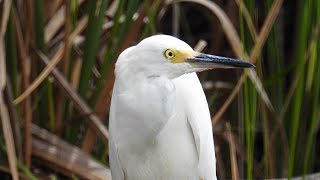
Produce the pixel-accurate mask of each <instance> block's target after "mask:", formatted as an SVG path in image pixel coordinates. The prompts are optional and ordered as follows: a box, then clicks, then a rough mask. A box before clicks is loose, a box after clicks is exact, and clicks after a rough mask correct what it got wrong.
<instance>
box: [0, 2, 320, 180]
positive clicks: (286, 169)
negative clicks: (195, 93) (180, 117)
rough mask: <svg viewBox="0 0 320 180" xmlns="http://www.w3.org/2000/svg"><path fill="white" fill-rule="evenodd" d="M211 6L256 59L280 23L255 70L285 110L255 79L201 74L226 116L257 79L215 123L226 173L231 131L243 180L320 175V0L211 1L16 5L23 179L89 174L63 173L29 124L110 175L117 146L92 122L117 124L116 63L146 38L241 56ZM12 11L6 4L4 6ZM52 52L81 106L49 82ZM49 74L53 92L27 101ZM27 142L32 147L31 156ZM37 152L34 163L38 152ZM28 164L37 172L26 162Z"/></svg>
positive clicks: (14, 112)
mask: <svg viewBox="0 0 320 180" xmlns="http://www.w3.org/2000/svg"><path fill="white" fill-rule="evenodd" d="M200 2H207V3H208V4H210V3H216V4H217V5H218V6H220V7H221V8H222V10H223V11H224V13H226V15H227V18H229V20H230V21H231V22H232V23H233V26H234V27H235V28H236V30H237V35H238V36H239V39H240V40H241V43H242V46H243V54H244V55H246V56H244V57H247V56H249V55H250V53H251V51H252V49H253V47H255V45H256V43H257V41H258V38H259V35H260V33H261V32H262V29H263V27H264V25H265V24H264V23H265V20H266V19H267V17H268V16H271V15H275V16H276V17H277V18H276V21H275V22H274V23H272V24H269V25H266V27H270V32H269V31H268V33H267V39H266V41H265V43H262V44H263V47H262V50H261V51H260V52H259V54H258V56H257V60H256V61H255V64H256V69H255V74H254V77H255V78H256V79H258V80H259V81H260V82H262V85H263V86H262V91H265V92H266V94H267V98H268V99H270V101H271V105H272V107H273V109H270V108H269V106H268V102H266V101H265V98H263V97H262V95H261V93H260V91H259V90H258V89H259V85H258V83H257V82H255V81H253V80H252V78H246V73H248V72H244V71H238V70H214V71H210V72H202V73H199V77H200V80H201V82H202V83H203V87H204V90H205V93H206V95H207V98H208V101H209V104H210V109H211V113H212V115H215V114H216V113H217V112H219V111H224V110H223V109H222V108H220V107H222V106H223V104H224V103H225V101H226V100H227V99H228V97H229V95H230V94H231V92H232V91H233V90H235V87H236V84H237V83H238V81H237V80H239V79H240V77H242V74H244V75H243V77H244V78H245V80H244V82H242V83H243V84H242V86H241V89H240V90H239V91H236V92H237V98H236V99H235V100H233V103H232V104H231V106H229V107H228V109H227V110H226V111H225V112H224V113H223V116H222V117H221V118H219V120H218V121H217V123H215V124H213V129H214V136H215V137H214V138H215V146H216V156H217V166H218V168H217V174H218V176H219V177H220V178H221V179H230V178H231V174H232V173H231V169H232V168H235V167H234V166H233V165H232V163H231V158H230V153H229V152H228V151H224V149H229V148H230V146H231V142H230V140H228V138H227V137H226V132H227V129H226V123H227V122H228V123H230V124H231V133H232V136H233V137H234V138H233V141H234V142H233V143H235V145H236V154H235V155H236V157H238V159H237V167H238V168H237V169H236V171H237V172H238V174H239V177H238V178H240V179H245V178H247V179H256V178H279V177H289V178H290V177H292V176H302V175H307V174H310V173H315V172H319V171H320V157H319V155H320V141H319V138H320V133H319V125H320V124H319V122H320V101H319V100H320V99H319V98H320V97H319V94H320V54H319V52H320V37H319V31H320V23H319V22H320V1H318V0H293V1H290V2H289V1H285V2H283V3H282V0H265V1H255V0H226V1H222V0H212V1H205V0H199V1H198V2H197V1H194V2H193V1H192V2H188V3H187V2H182V3H179V4H178V5H177V7H176V8H173V5H172V3H171V1H168V2H167V1H166V2H164V1H161V0H151V1H147V0H145V1H125V0H110V1H108V0H97V1H86V0H70V1H62V0H57V1H49V0H47V1H41V0H34V1H20V0H16V1H13V2H12V5H11V9H10V14H9V20H8V23H7V26H6V34H5V39H4V41H5V42H4V43H5V50H6V59H5V60H6V72H7V77H8V80H9V81H7V83H6V86H7V88H8V90H7V93H6V94H5V95H6V96H7V98H6V99H7V100H6V103H7V106H8V107H10V106H12V107H13V109H11V110H10V108H9V114H10V120H11V124H12V134H13V136H14V141H15V145H16V146H15V148H16V150H17V154H18V153H19V152H21V153H22V154H23V157H19V156H18V155H17V159H18V167H19V168H20V170H21V172H20V175H22V176H26V177H29V179H35V178H39V179H42V178H47V179H48V178H52V179H59V178H65V177H69V178H71V177H72V178H74V179H77V178H78V177H79V178H81V177H82V178H83V176H84V175H82V174H79V173H78V171H76V170H75V169H72V168H71V169H70V168H69V169H68V168H65V169H64V166H63V165H61V164H60V165H59V166H60V168H56V167H57V164H59V161H58V160H56V161H55V160H51V161H50V160H48V159H50V158H48V159H46V158H44V157H43V156H41V154H39V153H37V152H35V149H37V147H38V146H37V145H36V144H34V143H32V144H31V141H29V140H30V139H31V138H32V140H34V139H36V140H38V139H39V134H38V135H37V134H36V132H35V131H34V130H33V129H32V127H33V125H31V124H30V122H29V121H27V120H26V119H27V117H30V118H31V120H32V123H33V124H37V125H38V126H40V127H41V128H43V129H47V130H48V131H49V132H50V133H52V134H55V135H56V136H55V137H57V138H58V139H60V140H63V141H62V142H63V143H66V144H68V145H61V146H58V145H56V146H58V147H59V148H66V147H65V146H68V147H69V145H70V144H72V145H73V146H72V147H75V146H79V147H80V146H81V147H80V148H82V150H83V151H85V152H87V153H88V154H90V155H91V159H95V160H96V161H98V162H100V163H102V164H103V165H104V166H105V167H106V168H107V167H108V147H107V145H106V143H105V142H104V141H103V140H102V139H101V138H99V137H101V136H97V133H96V131H95V132H90V131H89V130H88V129H89V128H90V127H91V128H93V126H94V125H92V124H91V123H89V125H88V124H87V123H84V122H86V121H88V122H91V121H92V119H93V118H92V114H95V115H97V117H99V118H100V119H101V120H102V122H103V123H104V125H105V127H107V126H108V123H107V122H108V111H109V106H110V94H111V92H112V86H113V82H114V74H113V68H114V63H115V62H116V59H117V57H118V55H119V54H120V53H121V52H122V51H123V50H124V49H125V48H127V47H129V46H132V45H134V44H136V43H137V42H139V41H140V40H141V39H143V38H145V37H147V36H150V35H153V34H158V33H163V34H171V35H172V34H175V35H176V36H178V37H179V38H181V39H183V40H185V41H186V42H188V43H189V44H190V45H191V46H193V47H194V46H196V45H197V43H198V42H199V40H204V41H206V42H207V46H206V47H205V49H204V51H205V52H206V53H211V54H216V55H222V56H230V57H234V56H237V53H236V52H234V51H233V49H232V48H231V47H232V43H235V42H233V41H230V40H229V39H228V38H227V37H226V35H225V34H226V33H227V32H226V31H228V30H226V29H224V28H222V27H221V22H220V20H221V19H218V18H217V17H216V14H214V13H212V11H210V10H209V9H210V8H209V6H204V5H201V3H200ZM276 3H278V4H280V5H282V6H281V10H280V13H277V14H275V12H274V11H272V8H273V6H274V5H275V4H276ZM3 4H4V1H0V7H1V8H2V7H3ZM1 13H2V12H1V11H0V14H1ZM2 16H3V15H2ZM2 16H0V17H2ZM40 53H43V54H44V55H45V56H46V57H48V59H49V60H51V61H50V62H53V60H54V59H55V58H59V59H58V61H59V64H58V65H56V66H55V69H56V71H59V72H58V73H59V74H60V75H61V76H62V77H63V78H64V79H65V80H66V82H67V86H68V87H71V91H73V92H74V93H76V94H78V96H77V97H74V96H73V97H71V98H70V96H68V95H66V94H68V93H67V92H68V91H66V90H65V86H61V85H59V83H60V84H61V80H59V79H58V78H57V77H56V76H53V75H52V74H49V75H48V76H46V75H43V74H41V72H42V71H43V70H44V69H45V67H48V65H46V64H44V63H43V62H42V61H43V60H42V59H43V57H41V56H39V54H40ZM59 53H62V54H61V55H59ZM247 54H248V55H247ZM244 57H242V58H244ZM246 60H251V61H252V59H246ZM40 76H43V79H44V80H43V81H42V83H41V84H40V85H39V86H35V88H34V89H33V91H31V92H32V93H29V94H27V95H26V96H25V97H24V98H23V99H22V101H17V98H18V97H19V96H20V95H21V94H22V93H23V92H24V91H26V89H27V88H30V85H31V84H33V82H34V81H35V79H37V78H38V77H40ZM62 83H63V82H62ZM9 96H12V98H10V97H9ZM79 99H80V101H84V102H87V104H88V105H89V107H90V108H91V109H92V112H89V113H88V114H84V113H83V112H86V111H83V112H81V111H79V109H80V110H81V108H82V109H83V108H84V106H85V105H83V104H82V105H77V103H79ZM1 120H3V119H1ZM14 127H17V129H18V131H15V130H14ZM19 131H21V132H23V134H22V133H20V132H19ZM49 132H48V133H49ZM3 138H4V135H3V133H1V141H0V142H1V148H0V151H1V165H0V170H1V173H0V177H7V174H8V173H10V171H9V170H8V169H9V166H8V162H7V159H6V158H4V157H6V153H7V151H6V146H7V144H6V142H5V141H4V140H3ZM37 138H38V139H37ZM19 139H23V140H22V142H23V147H22V145H19V144H21V143H19V142H17V141H19ZM40 139H41V138H40ZM42 140H43V139H42ZM63 143H62V144H63ZM51 144H52V142H51ZM31 146H32V149H30V150H31V151H32V156H30V154H28V153H26V150H27V149H28V148H30V147H31ZM47 156H52V155H51V154H48V155H47ZM89 158H90V157H89ZM28 159H29V160H30V159H31V164H28V163H27V162H26V160H28ZM52 159H54V157H53V158H52ZM48 161H49V162H48ZM39 162H40V163H39ZM55 163H57V164H55ZM47 164H51V165H47ZM52 164H53V166H52ZM61 169H64V170H61ZM52 174H55V175H52ZM232 178H236V177H232Z"/></svg>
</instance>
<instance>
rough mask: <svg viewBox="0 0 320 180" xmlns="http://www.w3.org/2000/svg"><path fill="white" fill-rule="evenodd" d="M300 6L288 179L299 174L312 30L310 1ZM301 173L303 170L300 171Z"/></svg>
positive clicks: (303, 2)
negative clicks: (299, 138) (299, 147)
mask: <svg viewBox="0 0 320 180" xmlns="http://www.w3.org/2000/svg"><path fill="white" fill-rule="evenodd" d="M300 4H301V5H302V6H301V7H303V9H302V11H301V15H300V16H299V20H298V24H297V26H298V27H297V41H296V51H295V52H296V55H295V57H296V63H297V67H296V70H295V73H296V74H299V76H300V78H299V80H298V83H297V88H296V90H295V93H294V99H293V102H292V103H293V104H292V111H291V114H292V116H291V120H290V124H291V127H290V132H289V133H290V134H289V148H290V151H289V164H288V178H289V179H291V177H292V176H293V175H294V172H295V173H298V172H299V170H298V169H295V166H296V164H295V158H296V147H297V142H298V141H297V139H298V130H299V124H300V121H299V120H300V118H301V107H302V103H303V95H304V91H303V90H304V84H305V77H304V76H305V74H304V72H305V64H304V57H305V52H306V46H307V41H308V35H309V28H310V13H309V12H310V0H309V1H306V2H305V1H303V0H301V2H300ZM300 171H301V170H300Z"/></svg>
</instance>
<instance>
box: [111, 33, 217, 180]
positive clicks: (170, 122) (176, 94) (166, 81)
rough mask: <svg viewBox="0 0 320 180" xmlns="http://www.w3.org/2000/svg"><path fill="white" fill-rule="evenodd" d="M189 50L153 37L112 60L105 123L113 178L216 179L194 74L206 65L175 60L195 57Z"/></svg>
mask: <svg viewBox="0 0 320 180" xmlns="http://www.w3.org/2000/svg"><path fill="white" fill-rule="evenodd" d="M168 51H169V52H168ZM193 52H194V51H193V50H192V49H191V48H190V47H189V46H188V45H187V44H186V43H184V42H183V41H180V40H178V39H176V38H173V37H171V36H165V35H158V36H153V37H150V38H147V39H146V40H144V41H142V42H141V43H139V44H138V45H137V46H134V47H131V48H128V49H127V50H125V51H124V52H123V53H122V54H121V55H120V57H119V58H118V61H117V64H116V70H115V73H116V80H115V85H114V90H113V95H112V102H111V109H110V119H109V121H110V124H109V128H110V141H109V157H110V165H111V172H112V177H113V179H114V180H123V179H128V180H131V179H132V180H144V179H164V180H167V179H205V180H213V179H216V170H215V154H214V143H213V135H212V127H211V121H210V113H209V109H208V105H207V101H206V98H205V95H204V92H203V90H202V87H201V84H200V82H199V80H198V77H197V75H196V74H195V73H194V71H199V69H200V68H202V69H200V70H203V69H207V67H205V68H203V64H200V65H199V66H198V65H197V66H194V65H190V63H184V62H180V61H181V59H180V58H185V59H187V58H189V56H190V57H191V56H194V57H198V56H196V54H194V53H193ZM171 55H174V56H171ZM185 56H187V57H185ZM175 57H176V58H175ZM178 57H179V58H178ZM192 62H193V61H192Z"/></svg>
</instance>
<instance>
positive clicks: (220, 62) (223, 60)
mask: <svg viewBox="0 0 320 180" xmlns="http://www.w3.org/2000/svg"><path fill="white" fill-rule="evenodd" d="M186 62H189V63H191V64H193V65H196V66H197V67H200V68H253V67H255V65H253V64H251V63H248V62H245V61H242V60H239V59H233V58H227V57H221V56H215V55H210V54H204V53H198V54H197V55H196V56H194V57H192V58H188V59H187V61H186Z"/></svg>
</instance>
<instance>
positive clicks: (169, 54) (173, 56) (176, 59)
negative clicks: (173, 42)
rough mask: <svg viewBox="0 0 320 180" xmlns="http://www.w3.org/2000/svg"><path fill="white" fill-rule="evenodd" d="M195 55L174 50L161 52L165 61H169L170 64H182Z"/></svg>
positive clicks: (191, 52) (194, 53) (190, 52)
mask: <svg viewBox="0 0 320 180" xmlns="http://www.w3.org/2000/svg"><path fill="white" fill-rule="evenodd" d="M196 54H197V53H196V52H194V51H188V50H175V49H166V50H165V51H164V52H163V55H164V57H165V58H166V59H168V60H170V61H171V62H172V63H182V62H185V61H186V59H188V58H192V57H194V56H195V55H196Z"/></svg>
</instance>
